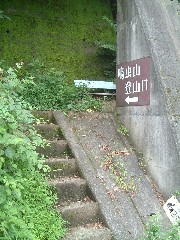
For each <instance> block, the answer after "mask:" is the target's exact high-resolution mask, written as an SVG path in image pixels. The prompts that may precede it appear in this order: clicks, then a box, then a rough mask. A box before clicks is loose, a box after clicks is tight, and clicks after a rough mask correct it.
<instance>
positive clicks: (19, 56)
mask: <svg viewBox="0 0 180 240" xmlns="http://www.w3.org/2000/svg"><path fill="white" fill-rule="evenodd" d="M0 9H1V10H3V11H4V13H5V14H6V15H7V16H9V17H10V18H11V20H7V19H0V38H1V41H0V55H1V56H0V59H4V60H6V61H7V62H8V63H10V64H11V63H15V62H19V61H21V60H22V61H25V62H30V61H32V59H39V60H40V61H42V62H44V63H45V65H47V66H49V67H55V68H56V69H58V70H61V71H63V72H64V73H65V75H66V76H67V77H68V80H69V81H72V80H73V79H80V78H84V79H86V78H90V79H105V76H104V75H103V67H102V66H103V64H104V62H103V60H102V59H101V58H100V57H99V56H98V54H97V47H96V45H95V44H94V42H95V41H96V40H106V41H108V42H112V43H115V41H116V40H115V38H116V36H115V33H114V32H113V30H112V29H111V28H110V27H109V25H108V24H107V22H105V21H104V20H103V19H102V17H103V16H107V17H108V18H109V19H112V12H111V6H110V2H109V0H76V1H75V0H44V1H43V0H37V1H33V0H18V1H17V0H1V4H0Z"/></svg>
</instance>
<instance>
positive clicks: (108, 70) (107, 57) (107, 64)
mask: <svg viewBox="0 0 180 240" xmlns="http://www.w3.org/2000/svg"><path fill="white" fill-rule="evenodd" d="M103 20H105V21H106V23H108V25H109V26H110V28H111V29H112V31H113V32H114V34H115V35H116V30H117V24H116V23H114V22H113V21H112V20H111V19H109V18H108V17H106V16H104V17H103ZM95 43H96V45H97V46H98V48H99V50H98V54H99V56H100V57H101V58H102V60H103V61H104V75H105V76H106V77H107V78H108V79H109V80H113V81H115V78H116V49H117V46H116V43H115V42H112V41H111V42H110V41H108V40H107V39H103V40H101V41H96V42H95Z"/></svg>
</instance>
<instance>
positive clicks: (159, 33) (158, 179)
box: [117, 0, 180, 197]
mask: <svg viewBox="0 0 180 240" xmlns="http://www.w3.org/2000/svg"><path fill="white" fill-rule="evenodd" d="M178 13H180V4H178V1H175V0H174V1H170V0H146V1H144V0H118V14H117V15H118V16H117V17H118V38H117V43H118V54H117V64H120V63H123V62H129V61H131V60H135V59H139V58H142V57H146V56H150V57H151V60H152V64H151V104H150V106H135V107H133V106H131V107H119V108H117V113H118V114H119V116H120V118H121V121H122V122H123V124H124V125H125V126H126V127H127V128H128V129H129V130H130V132H131V135H130V137H131V139H132V141H133V143H134V145H135V146H136V147H137V148H138V149H139V150H140V151H142V152H143V154H144V158H145V161H146V164H147V170H148V172H149V173H150V175H151V177H152V179H153V180H154V181H155V183H156V184H157V186H158V187H159V189H160V191H161V192H162V193H163V194H164V196H165V197H169V195H170V194H172V193H174V192H175V191H176V190H180V154H179V153H180V15H179V14H178Z"/></svg>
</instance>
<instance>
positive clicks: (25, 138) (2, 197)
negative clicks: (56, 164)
mask: <svg viewBox="0 0 180 240" xmlns="http://www.w3.org/2000/svg"><path fill="white" fill-rule="evenodd" d="M19 68H20V65H18V64H17V65H16V68H14V69H13V68H9V69H7V70H4V69H3V68H0V93H1V94H0V239H1V240H15V239H17V240H20V239H21V240H57V239H59V238H60V237H62V236H63V235H64V232H65V228H64V222H63V220H62V219H61V217H60V216H58V215H57V213H56V212H55V210H54V209H53V205H54V204H55V200H56V196H55V195H54V194H53V193H52V191H50V189H49V187H48V182H47V179H46V177H45V172H47V171H48V167H47V166H45V165H44V159H42V158H40V157H39V155H38V153H37V152H36V147H37V146H44V144H45V142H44V140H43V139H42V138H41V137H40V136H39V135H38V134H37V133H36V131H35V130H34V128H33V127H32V125H31V124H32V123H33V122H34V117H33V116H32V115H31V113H30V112H29V111H27V110H25V109H26V108H27V107H29V106H27V104H26V103H25V102H24V101H23V100H22V98H21V97H19V94H20V93H21V92H22V91H23V89H24V86H26V84H27V82H28V83H29V82H31V79H30V78H26V79H21V80H20V79H19V78H18V75H17V74H18V69H19Z"/></svg>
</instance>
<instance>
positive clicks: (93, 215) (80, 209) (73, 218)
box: [56, 200, 100, 227]
mask: <svg viewBox="0 0 180 240" xmlns="http://www.w3.org/2000/svg"><path fill="white" fill-rule="evenodd" d="M56 209H57V212H58V213H61V215H62V217H63V219H64V220H65V221H67V222H68V225H69V226H71V227H77V226H80V225H81V226H82V225H85V224H89V223H96V222H100V214H99V206H98V203H97V202H93V201H91V200H89V201H86V202H84V201H77V202H73V203H70V204H68V205H67V206H66V205H65V206H62V207H57V208H56Z"/></svg>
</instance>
